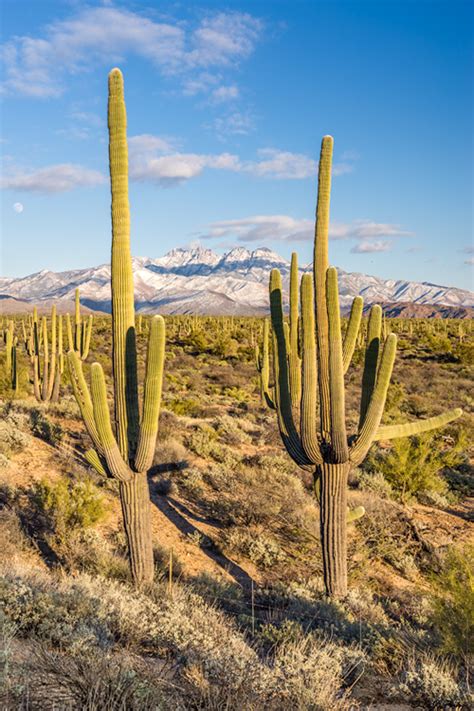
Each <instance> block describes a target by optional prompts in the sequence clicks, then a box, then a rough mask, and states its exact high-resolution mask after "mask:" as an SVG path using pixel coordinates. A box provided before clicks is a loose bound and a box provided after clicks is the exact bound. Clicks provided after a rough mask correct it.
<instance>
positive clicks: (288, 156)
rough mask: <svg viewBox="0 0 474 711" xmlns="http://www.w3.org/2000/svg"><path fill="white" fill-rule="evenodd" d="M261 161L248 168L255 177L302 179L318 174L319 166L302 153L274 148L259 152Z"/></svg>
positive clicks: (251, 163)
mask: <svg viewBox="0 0 474 711" xmlns="http://www.w3.org/2000/svg"><path fill="white" fill-rule="evenodd" d="M258 156H259V159H260V160H258V161H255V162H250V163H248V164H247V166H246V170H248V172H250V173H253V174H254V175H258V176H264V177H271V178H280V179H282V178H289V179H301V178H309V177H310V176H314V175H315V174H316V173H317V169H318V164H317V163H316V161H314V160H313V159H312V158H309V157H308V156H305V155H303V154H302V153H290V152H289V151H279V150H276V149H274V148H262V149H260V150H259V151H258Z"/></svg>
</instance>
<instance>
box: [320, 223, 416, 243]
mask: <svg viewBox="0 0 474 711" xmlns="http://www.w3.org/2000/svg"><path fill="white" fill-rule="evenodd" d="M412 235H413V232H407V231H406V230H402V229H401V228H400V225H391V224H388V223H384V222H373V221H372V220H355V221H354V222H351V223H344V222H333V223H331V226H330V228H329V236H330V237H331V238H332V239H358V240H371V239H377V238H382V237H411V236H412Z"/></svg>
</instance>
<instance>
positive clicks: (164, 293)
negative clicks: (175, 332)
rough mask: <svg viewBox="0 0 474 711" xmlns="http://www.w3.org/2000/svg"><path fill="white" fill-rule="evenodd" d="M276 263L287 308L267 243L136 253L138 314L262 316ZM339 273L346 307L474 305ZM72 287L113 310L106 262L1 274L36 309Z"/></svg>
mask: <svg viewBox="0 0 474 711" xmlns="http://www.w3.org/2000/svg"><path fill="white" fill-rule="evenodd" d="M302 266H303V265H302ZM274 267H277V268H278V269H280V270H281V271H282V274H283V277H284V282H285V288H284V294H283V299H284V304H285V308H286V306H287V300H288V293H287V291H288V290H287V288H286V282H287V280H288V275H289V262H288V260H287V259H284V258H283V257H281V256H280V255H279V254H277V253H276V252H273V251H272V250H271V249H269V248H268V247H257V248H256V249H254V250H253V251H249V250H248V249H247V248H246V247H243V246H236V247H234V248H233V249H231V250H230V251H228V252H227V253H225V254H224V255H219V254H216V253H215V252H214V251H213V250H212V249H207V248H204V247H202V246H201V245H196V246H192V247H190V248H184V247H176V248H175V249H172V250H170V251H169V252H168V253H167V254H165V255H164V256H163V257H159V258H158V259H151V258H148V257H135V258H134V259H133V270H134V273H135V300H136V308H137V311H139V312H142V313H176V314H179V313H202V314H220V315H225V314H235V315H239V314H242V315H250V314H261V315H263V314H267V313H268V308H269V305H268V277H269V275H270V271H271V269H272V268H274ZM305 268H306V269H308V268H310V265H308V266H307V267H305ZM338 276H339V294H340V303H341V308H342V309H343V310H344V311H346V310H348V309H349V308H350V305H351V303H352V299H353V298H354V296H356V295H362V296H363V297H364V302H365V304H366V305H371V304H376V303H380V304H383V303H386V304H387V303H389V304H392V305H393V304H401V303H402V302H403V303H404V304H406V303H407V302H409V303H410V304H412V305H414V304H416V305H417V306H419V305H430V306H431V305H435V306H436V307H441V306H443V307H446V308H447V309H448V311H449V309H451V311H450V313H451V312H452V310H453V309H454V310H457V311H456V313H458V312H459V313H461V311H462V310H463V309H464V312H467V311H466V310H468V307H473V306H474V294H472V293H471V292H469V291H464V290H462V289H456V288H450V287H445V286H437V285H434V284H431V283H429V282H425V283H420V282H410V281H405V280H394V279H380V278H378V277H374V276H367V275H365V274H359V273H350V272H344V271H342V270H340V269H338ZM75 287H79V288H80V291H81V295H82V299H83V302H84V303H86V305H87V306H89V307H90V308H91V309H95V310H100V311H110V266H109V265H104V264H102V265H100V266H97V267H91V268H88V269H80V270H72V271H67V272H61V273H55V272H52V271H49V270H47V269H43V270H42V271H41V272H38V273H36V274H32V275H30V276H28V277H23V278H21V279H2V280H1V290H2V295H3V296H5V297H6V296H8V297H10V298H11V299H22V300H23V301H24V303H27V304H33V303H37V305H38V306H41V307H42V306H46V305H48V306H49V305H50V304H51V302H53V301H54V302H55V303H57V305H58V308H61V305H62V304H63V305H64V303H65V302H66V301H67V302H68V305H69V302H70V298H71V294H72V293H73V290H74V288H75ZM404 308H405V307H404ZM405 311H406V308H405ZM448 311H445V313H446V314H447V313H448ZM464 312H463V313H464Z"/></svg>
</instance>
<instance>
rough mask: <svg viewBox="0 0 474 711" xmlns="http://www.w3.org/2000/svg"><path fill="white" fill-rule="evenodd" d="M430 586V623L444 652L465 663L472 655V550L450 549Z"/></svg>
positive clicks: (473, 583)
mask: <svg viewBox="0 0 474 711" xmlns="http://www.w3.org/2000/svg"><path fill="white" fill-rule="evenodd" d="M432 582H433V587H434V593H433V597H432V603H433V609H434V615H433V618H432V621H433V625H434V627H435V629H436V631H437V632H438V634H439V635H440V638H441V643H442V648H443V651H445V652H448V653H451V654H455V655H458V656H460V657H461V658H462V659H463V660H465V661H466V660H468V659H469V658H470V657H472V656H473V655H474V546H473V545H466V546H465V547H464V549H462V550H456V549H454V548H452V549H450V550H449V551H448V552H447V554H446V556H445V559H444V562H443V567H442V569H441V572H440V573H439V574H438V575H436V576H433V578H432Z"/></svg>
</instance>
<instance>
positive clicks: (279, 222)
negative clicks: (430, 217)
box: [200, 215, 408, 254]
mask: <svg viewBox="0 0 474 711" xmlns="http://www.w3.org/2000/svg"><path fill="white" fill-rule="evenodd" d="M374 225H379V230H378V231H379V232H380V233H381V234H386V235H387V236H390V237H395V236H396V235H402V234H408V233H405V232H402V231H400V229H399V228H397V226H395V225H382V224H381V223H374V222H369V221H364V222H363V221H360V220H359V221H355V222H353V223H351V224H341V223H331V225H330V227H329V237H330V239H335V240H355V241H356V244H355V246H354V247H353V249H352V250H351V251H352V252H355V253H359V254H364V253H367V252H386V251H389V250H390V248H391V246H392V242H391V241H387V240H381V239H377V240H373V239H371V236H373V234H374V233H375V232H377V230H375V228H374ZM364 226H365V227H366V228H367V229H364ZM200 236H201V238H202V239H222V238H225V239H234V240H237V241H238V242H265V241H284V242H305V241H312V240H313V239H314V219H297V218H294V217H291V216H289V215H253V216H251V217H244V218H240V219H236V220H221V221H219V222H213V223H212V224H210V225H209V227H208V228H207V230H206V232H205V233H203V234H202V235H200Z"/></svg>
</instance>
